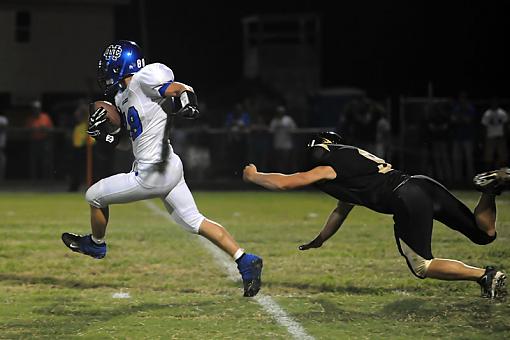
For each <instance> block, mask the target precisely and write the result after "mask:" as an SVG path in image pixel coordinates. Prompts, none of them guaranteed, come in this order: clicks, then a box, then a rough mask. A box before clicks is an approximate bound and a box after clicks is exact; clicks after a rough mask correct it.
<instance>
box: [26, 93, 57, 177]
mask: <svg viewBox="0 0 510 340" xmlns="http://www.w3.org/2000/svg"><path fill="white" fill-rule="evenodd" d="M26 127H27V128H29V129H31V130H32V131H31V132H30V145H29V158H30V161H29V162H30V178H31V179H32V180H35V179H37V178H40V179H50V178H51V177H52V165H53V145H52V138H51V135H50V130H51V129H53V122H52V120H51V118H50V116H49V115H48V114H47V113H46V112H43V111H42V110H41V102H40V101H39V100H35V101H33V102H32V105H31V114H30V116H29V117H28V119H27V121H26Z"/></svg>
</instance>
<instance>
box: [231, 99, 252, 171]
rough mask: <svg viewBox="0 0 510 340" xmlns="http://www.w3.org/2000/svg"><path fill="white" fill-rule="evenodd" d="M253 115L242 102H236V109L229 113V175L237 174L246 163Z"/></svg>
mask: <svg viewBox="0 0 510 340" xmlns="http://www.w3.org/2000/svg"><path fill="white" fill-rule="evenodd" d="M250 125H251V116H250V113H249V112H248V111H247V110H246V109H245V107H244V105H243V104H242V103H236V104H235V106H234V109H233V110H232V111H231V112H229V113H228V114H227V117H226V119H225V127H226V128H227V148H226V149H227V159H228V161H229V164H227V167H228V168H227V176H230V175H236V173H237V171H238V170H239V169H241V168H242V165H243V164H244V163H245V161H246V160H245V156H246V151H247V147H246V142H247V134H246V132H248V131H249V130H250Z"/></svg>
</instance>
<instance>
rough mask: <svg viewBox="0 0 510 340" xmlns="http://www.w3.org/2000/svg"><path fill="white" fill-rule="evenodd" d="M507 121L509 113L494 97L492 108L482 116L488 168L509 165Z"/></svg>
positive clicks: (485, 157) (485, 159) (485, 156)
mask: <svg viewBox="0 0 510 340" xmlns="http://www.w3.org/2000/svg"><path fill="white" fill-rule="evenodd" d="M507 122H508V114H507V113H506V112H505V110H503V109H502V108H500V107H499V103H498V101H497V99H495V98H493V99H492V101H491V106H490V108H489V109H488V110H487V111H485V113H484V114H483V116H482V125H483V126H485V149H484V161H485V166H486V167H487V169H489V168H490V167H495V168H501V167H503V166H506V165H507V160H508V152H507V145H506V133H505V129H506V124H507ZM494 156H496V158H494Z"/></svg>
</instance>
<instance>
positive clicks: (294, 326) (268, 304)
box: [143, 201, 314, 340]
mask: <svg viewBox="0 0 510 340" xmlns="http://www.w3.org/2000/svg"><path fill="white" fill-rule="evenodd" d="M143 202H144V203H145V205H146V206H147V207H148V208H149V209H150V210H151V211H152V212H153V213H154V214H156V215H159V216H162V217H164V218H166V219H167V220H169V221H172V223H173V220H172V218H171V217H170V215H169V214H168V212H167V211H166V210H164V209H163V208H160V207H158V206H157V205H156V204H155V203H154V202H152V201H143ZM198 240H200V242H201V243H202V245H203V246H204V248H206V249H207V250H208V251H209V252H210V253H211V254H212V255H213V256H214V258H215V259H216V261H217V262H218V263H219V264H220V265H221V266H222V267H223V269H224V270H225V271H226V272H227V274H228V277H229V278H230V279H231V280H232V281H241V277H240V275H239V272H238V271H237V267H236V265H235V262H234V261H232V259H231V258H230V257H229V256H228V255H227V254H225V253H224V252H222V251H221V250H220V249H219V248H217V247H216V246H215V245H213V244H212V243H211V242H209V241H208V240H206V239H205V238H203V237H200V238H198ZM253 299H254V300H255V301H257V303H258V304H259V305H260V306H261V307H262V308H263V309H264V310H265V311H266V312H267V313H268V314H269V315H271V316H272V317H273V319H274V320H275V321H276V322H278V323H279V324H280V325H282V326H283V327H285V328H287V331H288V332H289V333H290V334H291V335H292V336H293V337H294V338H295V339H308V340H312V339H314V337H312V336H311V335H309V334H308V333H307V332H306V331H305V329H304V328H303V327H302V326H301V325H300V324H299V323H298V322H296V321H294V320H293V319H292V318H291V317H290V316H289V315H288V314H287V313H286V312H285V311H284V310H283V308H282V307H280V305H279V304H278V303H276V301H274V300H273V299H272V298H271V297H270V296H268V295H265V294H263V293H258V294H257V296H255V297H254V298H253Z"/></svg>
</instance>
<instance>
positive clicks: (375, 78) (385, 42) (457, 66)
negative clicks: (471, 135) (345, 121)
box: [116, 0, 510, 98]
mask: <svg viewBox="0 0 510 340" xmlns="http://www.w3.org/2000/svg"><path fill="white" fill-rule="evenodd" d="M146 2H147V8H146V13H147V16H146V18H147V29H148V34H149V52H150V56H149V61H160V62H163V63H166V64H167V65H169V66H170V67H171V68H172V69H173V70H174V72H175V74H176V79H177V80H180V81H183V82H188V83H190V84H192V85H193V86H194V87H200V88H201V89H202V90H203V89H208V90H209V89H211V90H212V89H215V88H221V87H224V86H225V84H235V83H237V82H238V81H239V80H240V79H241V77H242V58H243V56H242V31H241V29H242V25H241V19H242V18H243V17H244V16H247V15H252V14H262V13H290V12H314V13H318V14H320V15H321V16H322V26H323V49H322V55H323V65H322V81H323V85H324V86H325V87H329V86H332V87H334V86H356V87H359V88H362V89H364V90H366V91H367V92H368V94H369V96H372V97H375V98H383V97H385V96H398V95H400V94H402V95H411V96H412V95H415V96H423V95H426V93H427V83H428V82H429V81H432V82H433V84H434V90H435V94H436V95H438V96H455V95H456V94H457V93H458V91H459V90H461V89H463V90H466V91H468V93H469V94H470V96H471V97H473V98H487V97H491V96H493V95H496V96H500V97H510V93H509V92H508V84H507V82H508V80H509V79H510V77H509V76H510V74H509V73H510V72H509V65H508V64H509V61H508V60H509V58H508V56H507V54H505V53H504V52H503V50H504V49H505V48H506V47H507V45H508V44H509V43H510V39H508V33H509V32H510V19H509V18H508V16H507V14H506V13H507V11H506V10H505V9H504V8H503V7H502V6H495V5H494V4H491V5H488V4H481V2H467V1H466V2H460V1H457V2H448V3H449V4H448V5H444V4H439V3H437V4H436V5H434V4H431V2H412V3H413V4H412V5H411V4H404V5H403V4H402V3H399V4H397V2H394V1H393V2H392V1H379V2H377V3H376V2H373V1H372V2H368V1H367V2H361V1H357V2H354V1H352V2H345V1H344V2H341V3H339V2H333V1H328V2H327V3H325V4H322V5H321V4H318V3H319V1H304V2H303V3H302V4H300V5H296V4H292V3H291V2H272V3H271V6H269V5H268V3H257V4H251V3H243V4H245V5H249V7H246V8H245V9H242V8H239V7H229V6H227V5H226V4H231V6H236V4H237V6H239V2H214V4H216V6H213V5H212V4H203V5H202V4H201V5H199V2H193V5H191V4H190V5H187V6H186V5H183V2H179V3H178V4H176V3H171V2H168V1H164V2H163V1H154V0H152V1H151V0H148V1H146ZM333 3H336V5H335V6H333V5H332V4H333ZM218 4H221V5H222V7H220V6H219V5H218ZM204 6H205V7H204ZM137 12H138V1H136V0H135V1H133V3H132V4H131V5H130V6H126V7H122V8H119V9H118V10H117V32H116V35H117V38H122V39H133V40H137V41H141V33H140V29H139V27H140V25H139V19H138V17H137ZM142 47H143V46H142Z"/></svg>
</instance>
